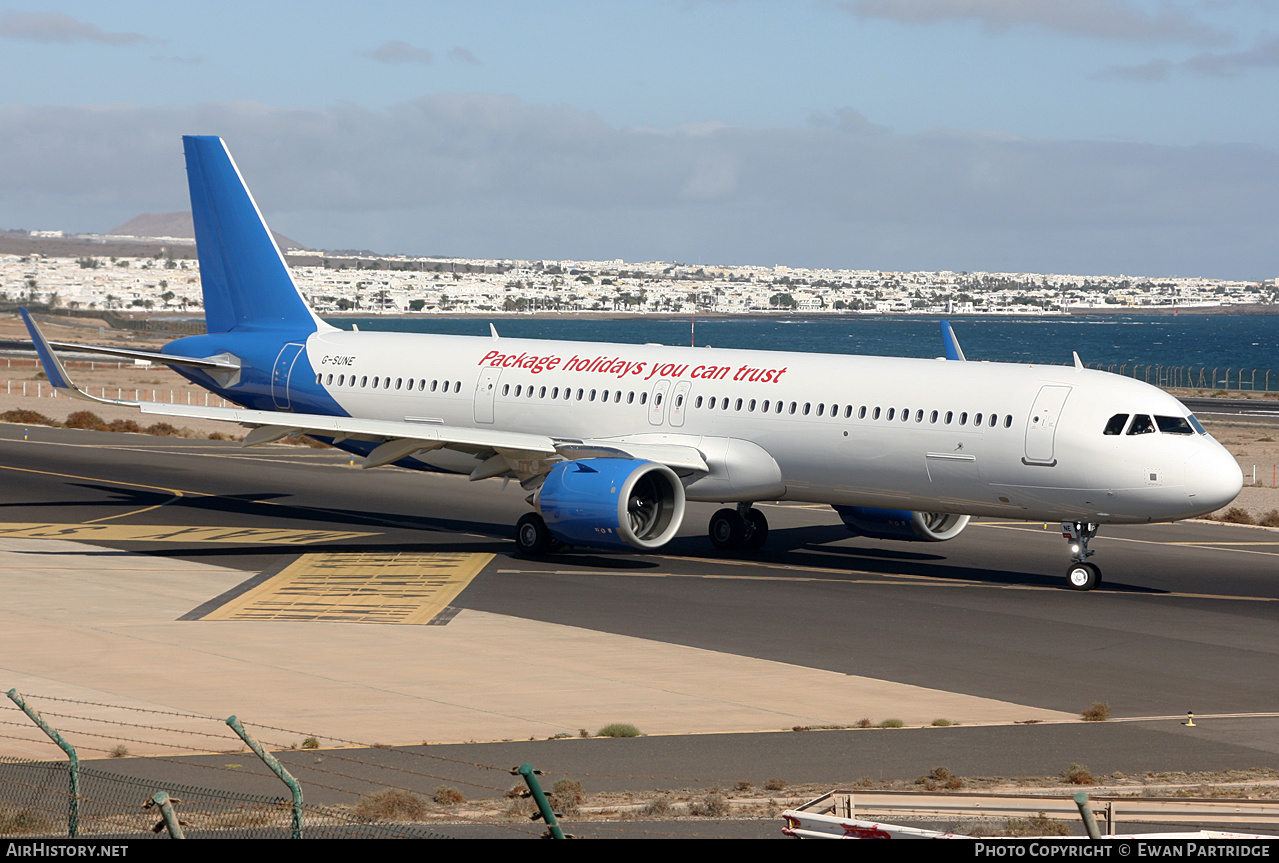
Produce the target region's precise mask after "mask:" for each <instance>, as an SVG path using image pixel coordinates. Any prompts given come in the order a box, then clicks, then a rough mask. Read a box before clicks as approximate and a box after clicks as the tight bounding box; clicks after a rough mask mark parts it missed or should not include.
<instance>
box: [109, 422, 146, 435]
mask: <svg viewBox="0 0 1279 863" xmlns="http://www.w3.org/2000/svg"><path fill="white" fill-rule="evenodd" d="M107 431H111V432H126V433H129V434H142V426H140V425H138V424H137V423H135V422H134V421H133V420H111V422H109V423H107Z"/></svg>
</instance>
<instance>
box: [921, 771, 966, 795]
mask: <svg viewBox="0 0 1279 863" xmlns="http://www.w3.org/2000/svg"><path fill="white" fill-rule="evenodd" d="M915 784H916V785H922V786H924V787H925V788H927V789H928V790H929V791H937V790H943V791H958V790H959V789H961V788H963V787H964V780H962V779H960V778H959V777H958V776H956V775H955V774H954V773H951V772H950V770H949V769H947V768H945V767H934V768H933V769H932V770H931V771H929V773H928V775H927V776H921V777H919V778H918V779H916V780H915Z"/></svg>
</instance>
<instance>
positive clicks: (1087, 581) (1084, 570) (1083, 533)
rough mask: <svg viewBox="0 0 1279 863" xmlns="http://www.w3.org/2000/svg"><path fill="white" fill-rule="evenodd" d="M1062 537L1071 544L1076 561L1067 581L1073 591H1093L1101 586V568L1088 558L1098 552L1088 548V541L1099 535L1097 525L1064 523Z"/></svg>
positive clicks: (1071, 553)
mask: <svg viewBox="0 0 1279 863" xmlns="http://www.w3.org/2000/svg"><path fill="white" fill-rule="evenodd" d="M1061 535H1062V536H1063V537H1065V538H1066V539H1067V540H1068V541H1069V542H1070V556H1071V559H1072V560H1073V561H1074V563H1072V564H1071V565H1070V569H1068V570H1066V581H1067V582H1069V583H1070V589H1071V590H1092V589H1093V588H1094V587H1096V586H1097V585H1099V584H1101V568H1100V567H1098V566H1097V565H1096V564H1094V563H1089V562H1088V558H1090V557H1092V556H1093V555H1094V554H1096V553H1097V552H1095V551H1091V550H1090V549H1089V548H1088V541H1089V540H1090V539H1092V538H1093V537H1094V536H1096V535H1097V525H1095V524H1090V523H1088V522H1082V521H1063V522H1062V523H1061Z"/></svg>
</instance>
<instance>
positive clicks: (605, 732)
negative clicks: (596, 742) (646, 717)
mask: <svg viewBox="0 0 1279 863" xmlns="http://www.w3.org/2000/svg"><path fill="white" fill-rule="evenodd" d="M595 736H596V737H639V736H640V732H639V729H638V728H636V727H635V726H634V725H631V724H630V723H628V722H614V723H612V724H610V725H605V726H604V727H603V728H601V729H600V730H599V731H597V732H595Z"/></svg>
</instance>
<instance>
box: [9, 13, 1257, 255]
mask: <svg viewBox="0 0 1279 863" xmlns="http://www.w3.org/2000/svg"><path fill="white" fill-rule="evenodd" d="M354 9H355V6H354V4H347V3H331V4H330V3H323V2H317V0H311V2H307V3H285V2H275V3H261V2H254V3H247V2H244V3H242V2H236V0H224V2H220V3H214V4H210V3H199V4H197V3H190V2H184V0H166V2H150V0H133V2H130V3H127V4H111V3H101V2H58V3H39V2H28V3H11V2H7V0H0V50H2V51H3V54H2V55H0V56H3V58H4V60H5V63H4V67H5V71H4V77H3V80H4V82H5V84H6V86H5V87H4V95H3V96H2V97H0V227H9V228H63V229H66V230H70V231H105V230H108V229H110V228H111V227H114V226H115V225H116V224H119V223H121V222H123V221H125V220H127V219H129V218H131V217H132V216H134V215H137V214H138V213H140V212H164V211H170V210H178V209H185V208H186V207H187V201H186V186H185V174H184V170H183V166H182V148H181V142H180V140H179V137H180V135H182V134H184V133H186V134H191V133H199V134H218V135H222V136H223V137H224V138H226V140H227V142H228V144H229V146H230V148H231V151H232V153H233V154H234V155H235V157H236V160H237V162H238V163H239V165H240V168H241V170H242V172H243V173H244V175H245V177H246V179H247V180H248V181H249V183H250V185H251V187H252V189H253V191H254V194H255V196H256V198H257V200H258V203H259V205H260V206H261V208H262V210H263V212H264V213H265V214H266V216H267V218H268V220H269V221H270V222H271V225H272V227H274V228H275V229H277V230H279V231H281V232H282V233H285V234H288V235H289V236H291V237H294V238H295V239H297V240H299V241H301V242H303V243H305V244H308V245H313V246H318V247H325V248H370V249H374V250H377V251H382V252H407V253H416V254H450V255H464V256H471V257H515V258H534V259H542V258H545V259H558V258H595V259H611V258H622V259H626V260H631V261H639V260H678V261H682V262H690V263H706V264H715V263H751V264H763V265H773V264H788V265H792V266H831V267H856V268H869V269H894V270H916V269H922V270H933V269H952V270H1011V271H1022V270H1029V271H1052V272H1074V273H1128V274H1134V275H1205V276H1217V277H1227V278H1256V279H1260V278H1273V277H1275V276H1276V275H1279V98H1277V95H1279V2H1274V0H845V2H835V0H787V2H782V0H771V2H770V0H647V2H630V0H591V2H566V0H558V2H557V0H541V2H533V0H529V2H498V0H470V2H465V3H460V2H456V0H454V2H428V0H415V2H402V3H401V2H385V3H378V2H366V3H362V4H360V6H359V11H358V12H355V11H353V10H354Z"/></svg>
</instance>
